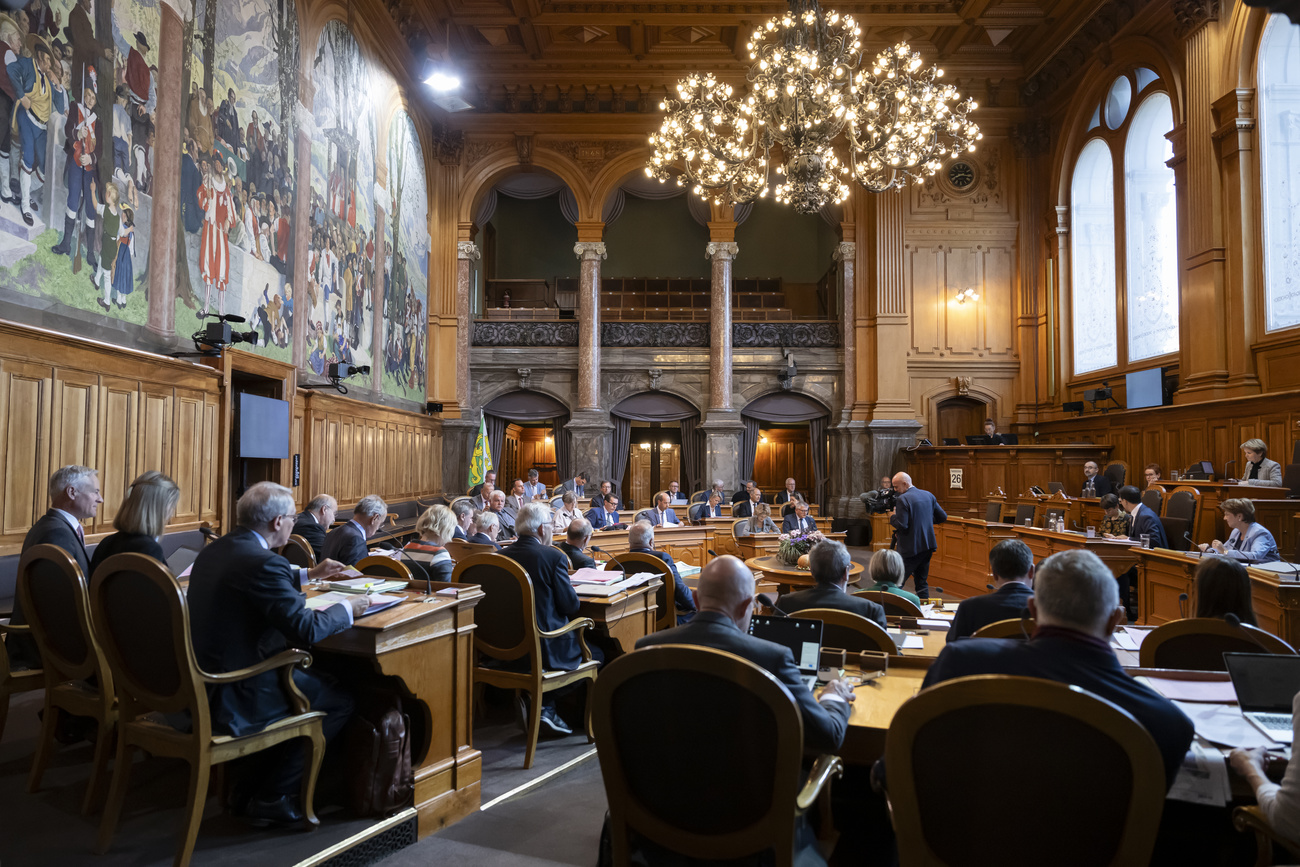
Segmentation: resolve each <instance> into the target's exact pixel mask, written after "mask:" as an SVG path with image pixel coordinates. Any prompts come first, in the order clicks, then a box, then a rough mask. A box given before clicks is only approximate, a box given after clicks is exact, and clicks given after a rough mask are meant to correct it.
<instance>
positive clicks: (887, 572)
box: [867, 548, 921, 605]
mask: <svg viewBox="0 0 1300 867" xmlns="http://www.w3.org/2000/svg"><path fill="white" fill-rule="evenodd" d="M867 575H868V576H869V577H870V578H871V580H872V581H873V582H875V583H873V584H872V585H871V586H870V587H868V588H867V589H868V590H882V591H884V592H885V593H893V594H894V595H895V596H902V597H903V598H904V599H906V600H908V601H909V602H911V603H912V604H914V605H920V604H921V597H919V596H917V595H916V594H915V593H913V592H912V591H910V590H904V589H903V582H904V581H906V580H907V574H906V573H905V572H904V571H903V555H902V554H899V553H898V552H897V551H893V550H891V549H889V548H886V549H884V550H882V551H877V552H876V553H874V554H872V555H871V563H870V565H869V566H868V567H867Z"/></svg>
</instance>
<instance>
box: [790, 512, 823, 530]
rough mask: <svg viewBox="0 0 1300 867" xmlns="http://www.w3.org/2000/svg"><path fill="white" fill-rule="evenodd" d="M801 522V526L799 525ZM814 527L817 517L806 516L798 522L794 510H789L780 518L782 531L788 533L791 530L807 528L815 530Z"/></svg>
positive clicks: (815, 526)
mask: <svg viewBox="0 0 1300 867" xmlns="http://www.w3.org/2000/svg"><path fill="white" fill-rule="evenodd" d="M801 523H802V526H800V524H801ZM816 529H817V519H816V518H814V517H813V516H812V515H808V516H806V517H805V518H804V519H803V521H802V522H800V520H799V516H798V515H796V514H795V513H794V512H791V513H790V514H788V515H786V516H785V517H784V518H782V519H781V532H782V533H789V532H790V531H791V530H805V531H807V530H816Z"/></svg>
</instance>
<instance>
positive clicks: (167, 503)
mask: <svg viewBox="0 0 1300 867" xmlns="http://www.w3.org/2000/svg"><path fill="white" fill-rule="evenodd" d="M180 499H181V489H180V488H179V487H177V485H176V483H175V482H173V481H172V480H171V479H170V478H168V477H167V476H164V475H163V474H162V473H159V472H156V471H154V470H150V471H149V472H147V473H144V474H143V475H141V476H140V477H139V478H137V479H136V480H135V481H134V482H132V483H131V488H130V489H129V490H128V491H127V492H126V499H125V500H123V501H122V505H121V506H120V507H118V510H117V515H116V517H114V518H113V527H114V528H116V530H117V532H116V533H114V534H113V535H111V536H109V537H108V538H106V539H104V540H103V541H102V542H100V543H99V544H98V545H96V546H95V554H94V556H93V557H91V559H90V572H89V574H87V575H86V578H87V579H89V578H90V576H91V575H94V574H95V570H96V569H97V568H99V564H100V563H103V562H104V561H105V560H107V559H108V558H109V557H112V556H113V555H114V554H147V555H148V556H150V557H152V558H154V559H155V560H157V561H158V562H160V563H165V562H166V559H167V558H166V557H164V556H163V549H162V545H161V544H159V540H160V539H161V538H162V534H163V530H164V529H166V527H167V522H168V521H170V520H171V519H172V516H173V515H175V514H176V504H177V503H179V502H180Z"/></svg>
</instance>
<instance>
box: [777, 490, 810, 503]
mask: <svg viewBox="0 0 1300 867" xmlns="http://www.w3.org/2000/svg"><path fill="white" fill-rule="evenodd" d="M794 495H795V496H796V497H798V498H799V499H801V500H806V499H808V498H807V497H805V496H804V495H803V494H801V493H799V492H798V491H795V492H794ZM788 502H790V492H789V491H787V490H786V489H785V488H782V489H781V490H780V491H778V492H777V495H776V496H775V497H773V498H772V505H774V506H784V505H785V504H786V503H788Z"/></svg>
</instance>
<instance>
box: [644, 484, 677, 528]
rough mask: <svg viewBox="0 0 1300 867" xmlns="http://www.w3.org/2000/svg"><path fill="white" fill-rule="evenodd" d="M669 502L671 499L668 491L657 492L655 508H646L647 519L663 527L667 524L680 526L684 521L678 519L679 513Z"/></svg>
mask: <svg viewBox="0 0 1300 867" xmlns="http://www.w3.org/2000/svg"><path fill="white" fill-rule="evenodd" d="M669 502H670V500H669V498H668V494H667V493H666V492H664V491H660V492H659V493H657V494H655V505H654V508H653V509H646V511H645V516H646V519H647V520H648V521H649V522H650V523H651V524H654V525H655V526H656V527H662V526H664V525H665V524H673V525H678V526H680V525H681V523H682V522H681V521H679V520H678V519H677V513H676V512H674V511H673V510H672V509H671V508H669Z"/></svg>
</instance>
